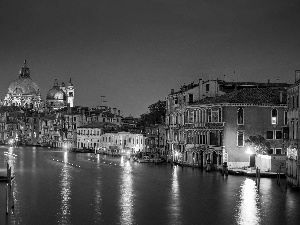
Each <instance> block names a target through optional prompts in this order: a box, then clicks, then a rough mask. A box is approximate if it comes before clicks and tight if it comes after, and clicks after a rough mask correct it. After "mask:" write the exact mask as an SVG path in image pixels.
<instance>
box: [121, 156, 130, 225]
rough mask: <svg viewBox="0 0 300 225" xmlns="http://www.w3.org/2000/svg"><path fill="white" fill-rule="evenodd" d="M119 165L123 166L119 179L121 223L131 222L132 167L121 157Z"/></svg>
mask: <svg viewBox="0 0 300 225" xmlns="http://www.w3.org/2000/svg"><path fill="white" fill-rule="evenodd" d="M121 162H122V163H121V166H122V167H123V171H122V175H121V176H122V178H121V179H122V180H121V182H122V183H121V187H120V189H121V190H120V191H121V198H120V206H121V218H120V222H121V224H133V190H132V183H133V181H132V167H131V165H130V162H129V161H125V160H124V159H123V157H122V159H121Z"/></svg>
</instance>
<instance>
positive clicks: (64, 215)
mask: <svg viewBox="0 0 300 225" xmlns="http://www.w3.org/2000/svg"><path fill="white" fill-rule="evenodd" d="M60 177H61V181H60V185H59V186H60V188H61V192H60V198H61V206H60V211H59V212H58V217H59V224H70V215H71V211H70V206H71V203H70V199H71V197H70V196H71V188H70V187H71V181H72V177H71V175H70V167H69V166H68V152H65V153H64V166H63V169H62V170H61V173H60Z"/></svg>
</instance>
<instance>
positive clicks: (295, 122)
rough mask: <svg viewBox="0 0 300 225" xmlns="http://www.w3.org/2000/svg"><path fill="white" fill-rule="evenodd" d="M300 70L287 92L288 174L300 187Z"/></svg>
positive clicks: (294, 184)
mask: <svg viewBox="0 0 300 225" xmlns="http://www.w3.org/2000/svg"><path fill="white" fill-rule="evenodd" d="M299 95H300V71H296V73H295V84H294V85H292V86H291V87H290V88H289V89H288V92H287V98H288V99H287V103H288V125H289V142H288V149H287V161H286V166H287V170H286V174H287V181H288V182H289V183H290V184H292V185H293V186H296V187H300V178H299V174H300V162H299V154H300V152H299V151H300V150H299V149H300V147H299V146H300V143H299V141H300V130H299V121H300V118H299V117H300V114H299V113H300V108H299V104H300V103H299Z"/></svg>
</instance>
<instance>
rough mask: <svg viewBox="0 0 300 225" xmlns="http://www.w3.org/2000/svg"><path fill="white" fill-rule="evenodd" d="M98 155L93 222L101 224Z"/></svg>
mask: <svg viewBox="0 0 300 225" xmlns="http://www.w3.org/2000/svg"><path fill="white" fill-rule="evenodd" d="M100 168H101V167H100V155H99V154H97V170H99V171H97V174H98V175H97V177H96V179H97V180H96V186H95V188H94V189H95V193H94V200H95V207H94V211H95V213H94V219H93V221H94V223H95V224H101V223H103V219H102V213H101V204H102V196H101V172H100Z"/></svg>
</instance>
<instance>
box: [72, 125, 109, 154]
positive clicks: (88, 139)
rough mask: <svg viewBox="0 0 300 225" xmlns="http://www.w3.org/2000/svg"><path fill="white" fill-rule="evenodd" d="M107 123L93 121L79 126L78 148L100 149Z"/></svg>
mask: <svg viewBox="0 0 300 225" xmlns="http://www.w3.org/2000/svg"><path fill="white" fill-rule="evenodd" d="M105 125H106V124H105V123H92V124H88V125H84V126H80V127H78V128H77V145H76V146H77V149H98V148H99V147H100V140H101V135H102V133H103V127H104V126H105Z"/></svg>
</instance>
